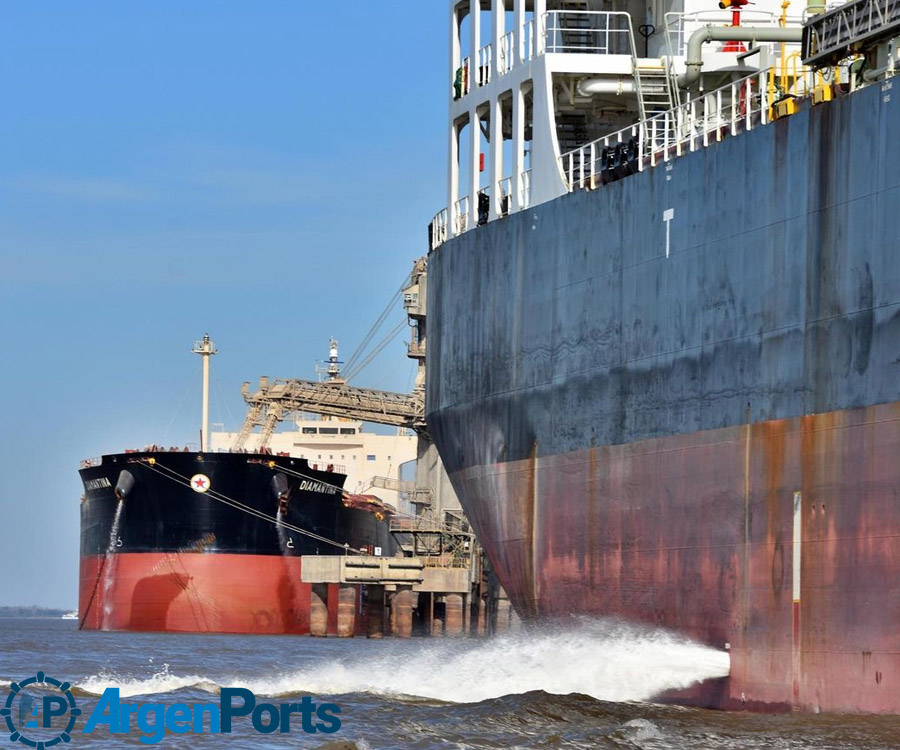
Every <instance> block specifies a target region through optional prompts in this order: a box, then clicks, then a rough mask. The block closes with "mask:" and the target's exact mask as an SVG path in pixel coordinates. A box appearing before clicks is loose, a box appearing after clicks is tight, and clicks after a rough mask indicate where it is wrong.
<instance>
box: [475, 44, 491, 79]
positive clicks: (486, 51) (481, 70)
mask: <svg viewBox="0 0 900 750" xmlns="http://www.w3.org/2000/svg"><path fill="white" fill-rule="evenodd" d="M493 68H494V47H493V45H490V44H485V45H484V46H483V47H482V48H481V49H480V50H478V85H479V86H487V84H489V83H490V82H491V73H492V72H493Z"/></svg>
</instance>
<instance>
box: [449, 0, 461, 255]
mask: <svg viewBox="0 0 900 750" xmlns="http://www.w3.org/2000/svg"><path fill="white" fill-rule="evenodd" d="M457 2H458V0H450V71H449V75H448V81H447V82H448V91H449V97H450V108H449V109H450V128H449V132H450V137H449V141H448V143H447V237H448V238H450V237H453V236H454V235H455V234H456V231H455V222H454V220H453V217H454V211H455V204H456V200H457V198H458V196H459V138H458V134H457V126H456V123H455V122H454V121H453V93H454V92H453V82H454V81H455V79H456V71H457V70H458V69H459V66H460V62H461V61H460V44H459V6H458V5H457Z"/></svg>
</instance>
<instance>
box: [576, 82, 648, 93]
mask: <svg viewBox="0 0 900 750" xmlns="http://www.w3.org/2000/svg"><path fill="white" fill-rule="evenodd" d="M576 90H577V91H578V95H579V96H593V95H594V94H616V95H617V96H621V95H622V94H633V93H634V80H633V79H631V80H624V79H622V78H585V79H584V80H583V81H579V82H578V86H577V87H576Z"/></svg>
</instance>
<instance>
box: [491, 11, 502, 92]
mask: <svg viewBox="0 0 900 750" xmlns="http://www.w3.org/2000/svg"><path fill="white" fill-rule="evenodd" d="M491 16H492V18H493V24H492V25H493V27H494V33H493V35H492V39H493V45H494V63H493V65H492V68H493V70H492V71H491V77H492V78H494V79H496V78H497V77H498V76H499V75H500V72H501V71H500V40H501V39H502V38H503V34H504V33H505V32H506V29H505V27H504V24H505V23H506V2H505V0H493V4H492V5H491Z"/></svg>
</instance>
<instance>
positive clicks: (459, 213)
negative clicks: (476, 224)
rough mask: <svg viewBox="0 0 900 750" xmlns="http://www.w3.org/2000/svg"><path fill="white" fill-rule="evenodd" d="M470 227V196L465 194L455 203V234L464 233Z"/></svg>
mask: <svg viewBox="0 0 900 750" xmlns="http://www.w3.org/2000/svg"><path fill="white" fill-rule="evenodd" d="M468 228H469V196H468V195H464V196H463V197H462V198H460V199H459V200H458V201H456V202H455V203H454V204H453V234H462V233H463V232H465V231H466V230H467V229H468Z"/></svg>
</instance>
